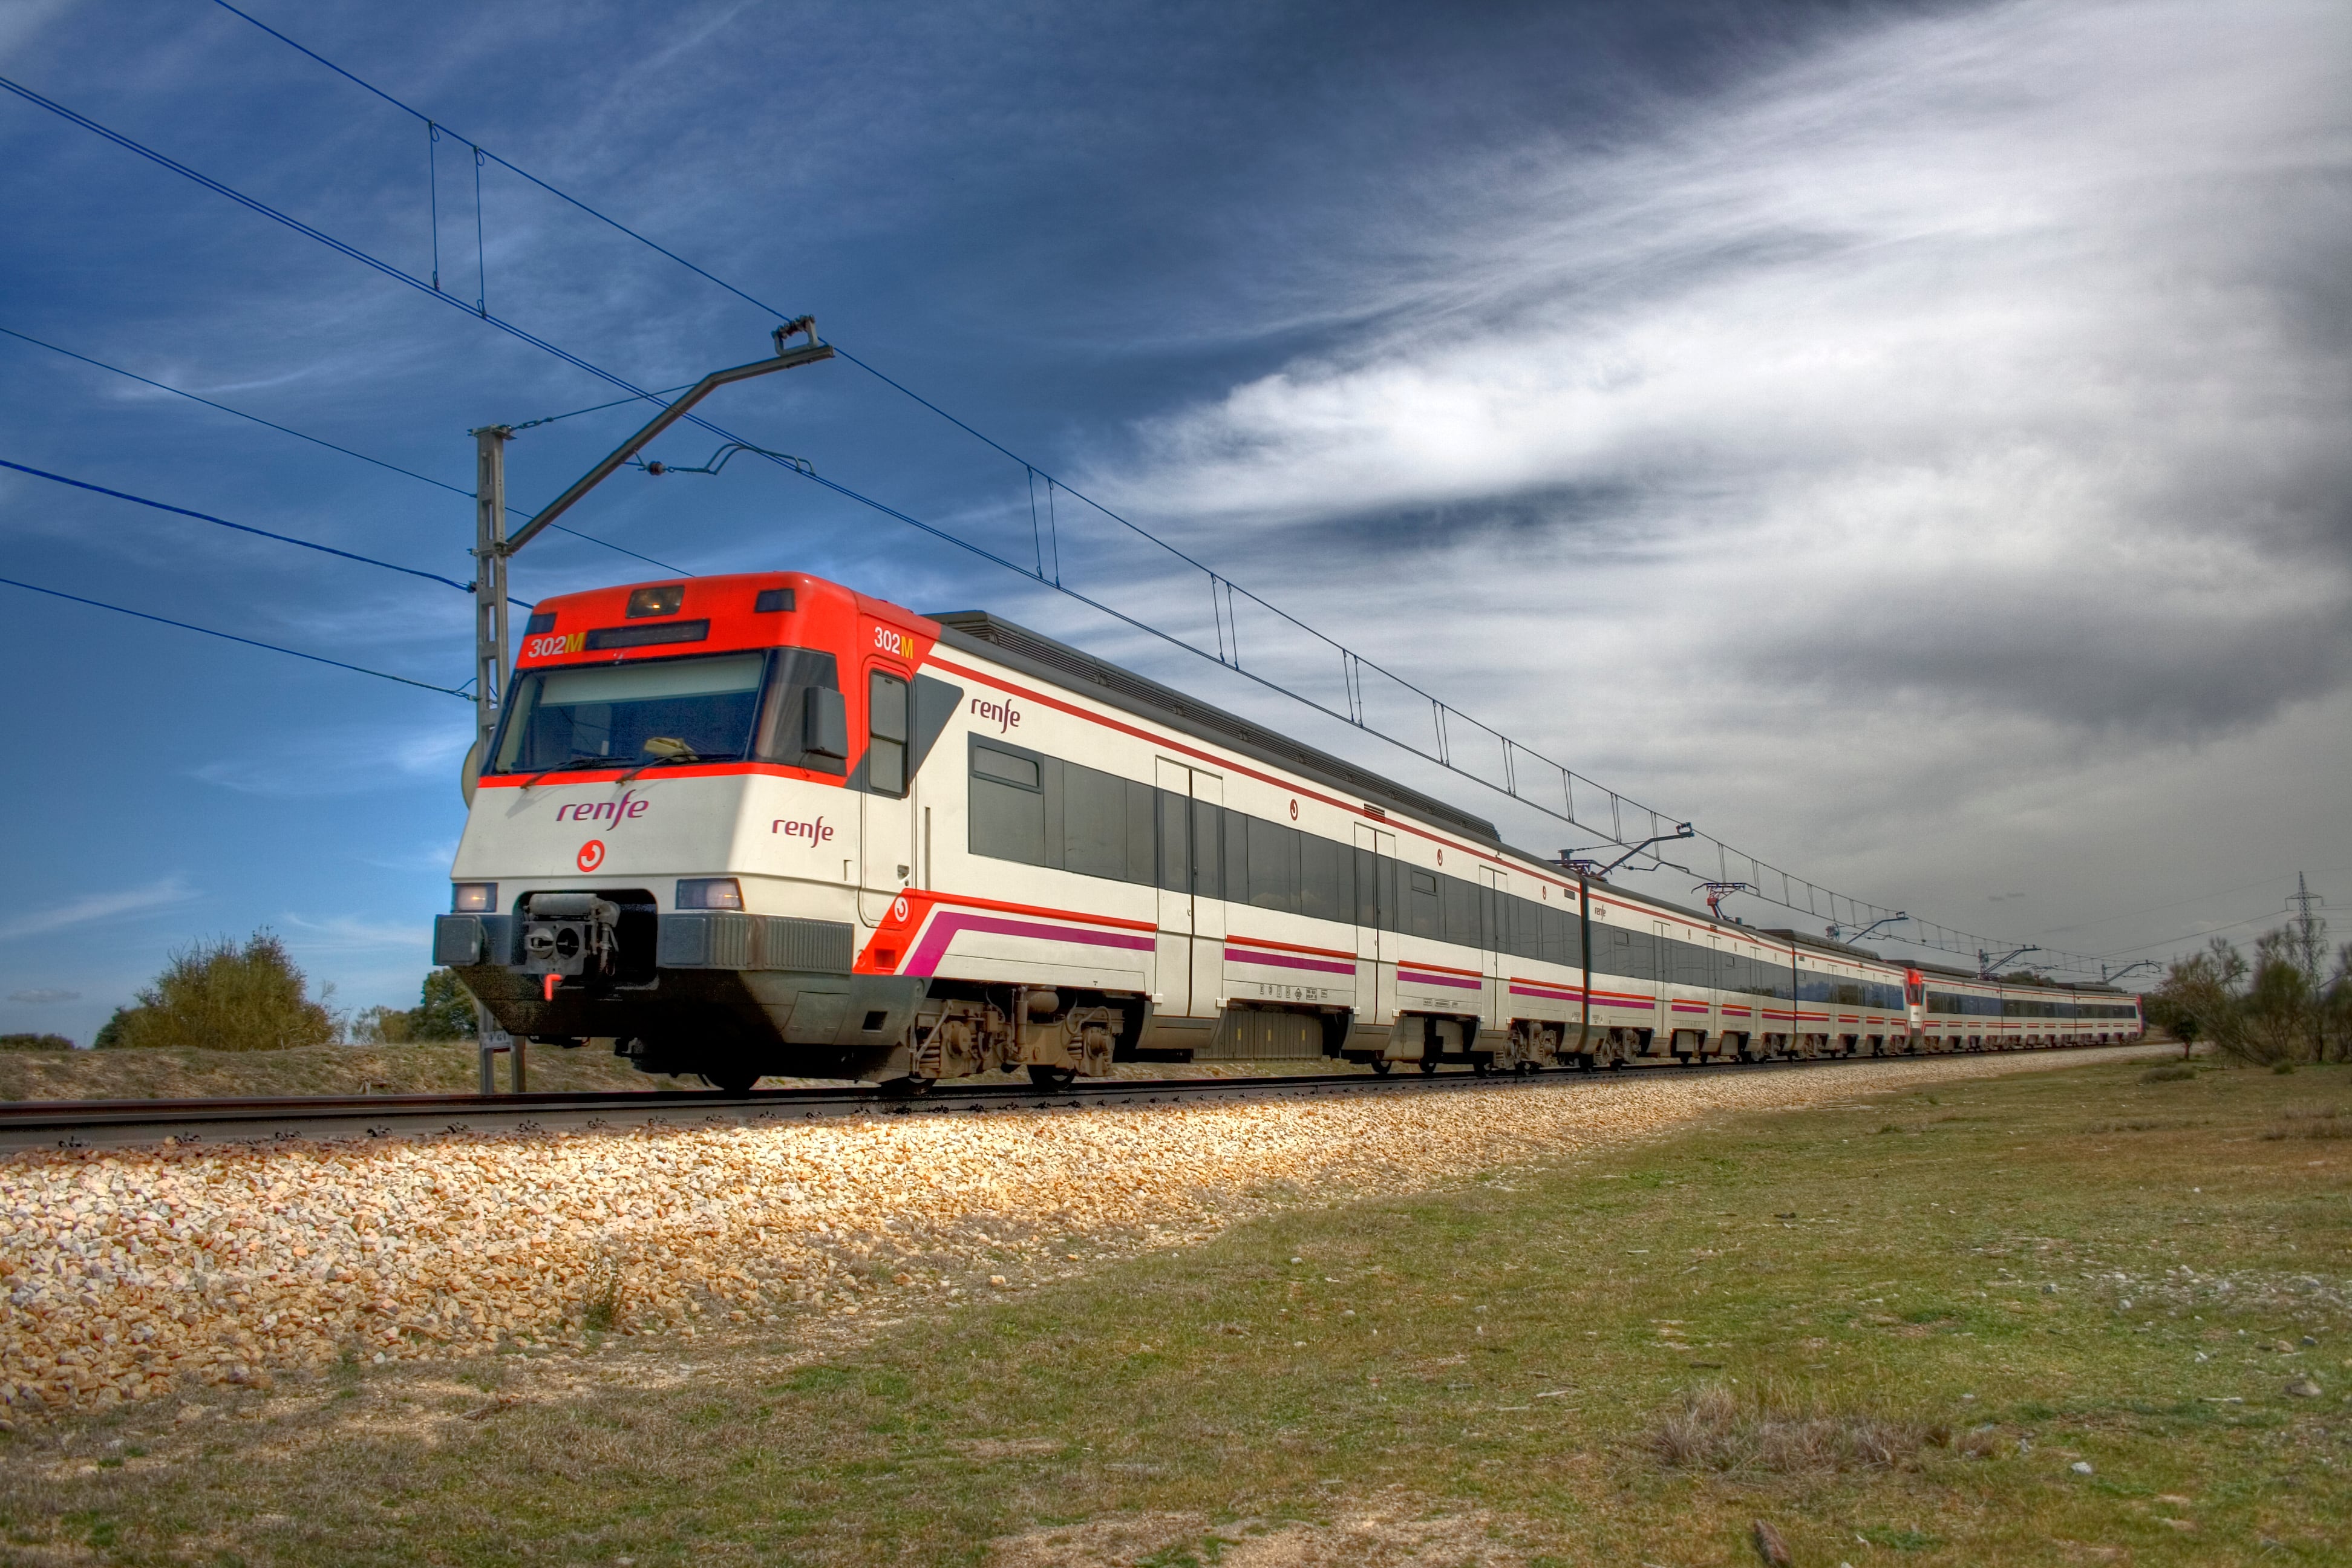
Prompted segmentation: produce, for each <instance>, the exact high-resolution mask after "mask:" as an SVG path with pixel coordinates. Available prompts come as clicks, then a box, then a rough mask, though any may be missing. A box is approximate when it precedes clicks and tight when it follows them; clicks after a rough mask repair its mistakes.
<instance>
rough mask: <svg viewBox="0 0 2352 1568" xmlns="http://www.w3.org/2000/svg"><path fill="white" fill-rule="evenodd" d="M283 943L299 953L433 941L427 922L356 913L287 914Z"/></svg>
mask: <svg viewBox="0 0 2352 1568" xmlns="http://www.w3.org/2000/svg"><path fill="white" fill-rule="evenodd" d="M286 926H287V932H286V945H287V946H288V947H289V948H292V949H294V950H295V951H296V952H376V951H379V950H383V949H402V948H415V949H419V950H422V949H424V948H426V947H429V946H430V945H431V944H432V938H433V928H432V924H431V922H430V921H372V920H368V919H365V918H364V917H362V916H358V915H332V916H330V917H329V918H327V919H325V920H323V921H312V920H305V919H303V918H302V917H301V916H300V915H293V914H289V915H288V916H287V917H286Z"/></svg>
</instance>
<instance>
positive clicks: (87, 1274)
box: [0, 1047, 2144, 1415]
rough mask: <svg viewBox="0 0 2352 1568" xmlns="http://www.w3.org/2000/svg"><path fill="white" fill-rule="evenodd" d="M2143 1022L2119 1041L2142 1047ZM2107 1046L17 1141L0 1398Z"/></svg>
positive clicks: (781, 1308)
mask: <svg viewBox="0 0 2352 1568" xmlns="http://www.w3.org/2000/svg"><path fill="white" fill-rule="evenodd" d="M2143 1048H2144V1047H2137V1048H2135V1047H2124V1048H2121V1049H2122V1050H2123V1051H2126V1052H2127V1051H2131V1050H2134V1049H2143ZM2117 1054H2119V1053H2118V1051H2117V1050H2095V1051H2074V1052H2065V1053H2055V1052H2053V1053H2032V1054H2019V1055H2003V1056H1998V1057H1960V1058H1953V1057H1942V1058H1925V1059H1906V1060H1899V1061H1888V1062H1870V1063H1860V1064H1847V1065H1841V1066H1837V1067H1832V1068H1820V1069H1804V1070H1793V1071H1777V1072H1736V1071H1727V1072H1725V1073H1723V1074H1721V1075H1720V1076H1717V1075H1703V1076H1681V1075H1677V1076H1674V1077H1666V1076H1664V1075H1657V1076H1652V1075H1647V1074H1644V1073H1642V1072H1640V1071H1638V1070H1637V1071H1632V1072H1628V1073H1625V1074H1623V1075H1621V1076H1617V1077H1613V1078H1612V1079H1607V1080H1605V1081H1601V1082H1592V1081H1589V1080H1582V1079H1558V1080H1545V1081H1539V1082H1537V1083H1534V1084H1524V1085H1498V1086H1497V1087H1496V1089H1495V1090H1494V1091H1493V1092H1478V1093H1465V1094H1392V1095H1372V1096H1366V1097H1361V1098H1351V1099H1346V1100H1332V1101H1328V1102H1304V1103H1302V1102H1298V1101H1268V1102H1261V1103H1240V1104H1230V1105H1220V1104H1193V1105H1183V1106H1177V1107H1173V1108H1156V1109H1153V1110H1148V1111H1139V1110H1132V1109H1113V1110H1055V1111H1008V1112H998V1113H991V1114H987V1115H984V1116H982V1115H963V1116H960V1117H954V1118H950V1117H946V1116H942V1117H940V1118H937V1119H932V1118H927V1117H924V1116H920V1115H915V1116H897V1117H887V1116H883V1117H873V1118H861V1119H858V1120H855V1121H845V1122H839V1123H835V1124H831V1125H824V1124H817V1125H801V1126H778V1127H748V1128H747V1127H739V1126H733V1125H730V1126H726V1127H723V1128H720V1127H713V1128H710V1129H708V1130H678V1129H661V1130H639V1131H583V1132H569V1133H533V1134H509V1135H498V1136H471V1135H463V1134H452V1135H448V1136H445V1137H438V1138H434V1139H429V1140H415V1141H409V1140H397V1141H394V1140H384V1141H371V1142H341V1143H329V1142H283V1143H278V1144H274V1145H271V1146H268V1147H243V1148H236V1149H217V1148H216V1149H205V1148H202V1147H200V1146H189V1147H176V1148H175V1147H159V1148H153V1149H143V1150H137V1151H130V1152H121V1151H110V1152H90V1151H82V1152H55V1153H25V1154H16V1155H11V1156H8V1157H6V1158H5V1159H0V1290H4V1291H5V1295H0V1402H5V1404H6V1405H10V1406H13V1407H14V1413H15V1414H16V1415H26V1414H29V1413H31V1412H34V1411H38V1410H42V1409H86V1408H94V1407H99V1406H103V1405H111V1404H116V1403H120V1402H121V1401H123V1400H126V1399H137V1398H142V1397H146V1396H150V1395H154V1394H162V1393H164V1392H167V1391H169V1390H171V1389H172V1388H173V1387H174V1386H175V1385H177V1384H181V1383H183V1382H184V1381H193V1382H196V1383H211V1384H221V1383H234V1384H267V1383H268V1381H269V1377H270V1374H271V1373H272V1371H273V1370H276V1371H285V1370H289V1369H295V1368H303V1367H317V1366H320V1365H323V1364H326V1363H331V1362H334V1361H336V1360H338V1359H341V1358H344V1357H355V1358H357V1359H359V1360H361V1361H366V1362H377V1361H386V1360H408V1359H417V1358H429V1357H458V1356H467V1355H477V1354H480V1353H483V1352H488V1351H490V1350H493V1349H495V1348H497V1347H498V1346H499V1345H500V1344H501V1343H515V1342H522V1343H546V1342H583V1340H584V1336H585V1334H586V1332H587V1331H589V1330H590V1329H592V1328H594V1329H601V1328H610V1329H611V1330H613V1331H616V1332H620V1333H625V1334H644V1333H659V1332H674V1333H677V1334H680V1335H685V1336H693V1335H696V1334H698V1333H700V1332H704V1331H707V1330H709V1328H711V1327H713V1326H717V1325H721V1324H742V1323H750V1322H773V1321H778V1320H779V1319H780V1318H781V1317H782V1316H783V1315H785V1314H788V1313H793V1312H801V1313H808V1312H819V1313H826V1314H833V1315H837V1316H841V1317H849V1316H852V1315H855V1314H857V1313H859V1312H862V1311H870V1310H874V1309H875V1308H876V1307H877V1305H882V1304H886V1303H887V1304H895V1305H905V1304H908V1303H910V1302H912V1301H914V1300H921V1299H929V1300H946V1301H949V1302H953V1301H957V1300H964V1299H969V1298H970V1297H971V1296H972V1295H975V1294H991V1293H996V1292H1002V1291H1007V1290H1017V1289H1024V1288H1026V1287H1030V1286H1034V1285H1035V1284H1038V1283H1040V1282H1042V1281H1044V1280H1045V1279H1052V1278H1056V1277H1061V1276H1066V1275H1068V1274H1071V1273H1074V1272H1076V1271H1078V1270H1079V1269H1081V1268H1084V1267H1085V1266H1086V1265H1087V1263H1088V1262H1089V1261H1092V1260H1095V1259H1097V1258H1104V1257H1115V1256H1127V1255H1130V1254H1132V1253H1134V1252H1136V1251H1138V1250H1141V1249H1148V1248H1151V1247H1171V1246H1181V1245H1184V1244H1186V1243H1188V1242H1193V1241H1198V1240H1201V1239H1202V1238H1204V1237H1207V1236H1209V1235H1211V1234H1213V1233H1214V1232H1215V1231H1217V1230H1218V1229H1220V1228H1222V1227H1223V1226H1226V1225H1229V1224H1231V1223H1233V1222H1234V1221H1235V1220H1238V1219H1244V1218H1247V1217H1249V1216H1251V1215H1256V1214H1261V1213H1265V1212H1268V1211H1269V1210H1273V1209H1277V1208H1281V1207H1285V1206H1289V1205H1296V1204H1298V1203H1302V1202H1309V1201H1312V1202H1328V1201H1332V1200H1335V1199H1343V1198H1356V1197H1362V1196H1368V1195H1373V1194H1394V1193H1399V1192H1406V1191H1413V1190H1421V1189H1426V1188H1429V1187H1432V1186H1435V1185H1441V1184H1445V1183H1447V1182H1450V1181H1456V1180H1460V1179H1463V1178H1465V1177H1466V1176H1468V1175H1470V1174H1472V1173H1475V1172H1479V1171H1485V1170H1491V1169H1494V1168H1496V1167H1498V1166H1512V1165H1518V1166H1525V1165H1530V1164H1554V1163H1559V1160H1560V1159H1561V1158H1562V1157H1564V1156H1572V1155H1573V1154H1575V1153H1576V1152H1578V1151H1580V1150H1585V1149H1591V1148H1593V1147H1596V1146H1598V1145H1601V1144H1603V1143H1613V1142H1624V1141H1627V1140H1632V1139H1638V1138H1643V1137H1647V1136H1652V1135H1654V1134H1656V1133H1658V1132H1660V1131H1664V1130H1666V1129H1668V1128H1671V1127H1674V1126H1675V1125H1678V1124H1680V1123H1683V1122H1686V1121H1690V1120H1692V1119H1693V1118H1695V1117H1698V1116H1701V1115H1705V1114H1707V1113H1709V1112H1712V1111H1717V1110H1735V1111H1736V1110H1770V1109H1790V1108H1796V1107H1804V1106H1813V1105H1821V1104H1825V1103H1831V1102H1835V1101H1840V1100H1853V1099H1855V1098H1858V1097H1862V1096H1865V1095H1869V1094H1874V1093H1885V1092H1889V1091H1894V1090H1901V1089H1913V1088H1916V1087H1922V1086H1927V1085H1932V1084H1937V1083H1944V1082H1949V1081H1951V1080H1954V1079H1970V1078H1979V1077H1984V1076H1988V1075H1991V1074H1997V1073H2006V1072H2015V1071H2018V1070H2021V1069H2024V1068H2054V1067H2065V1066H2074V1065H2077V1064H2081V1063H2084V1062H2090V1061H2099V1060H2105V1059H2111V1058H2113V1057H2115V1056H2116V1055H2117Z"/></svg>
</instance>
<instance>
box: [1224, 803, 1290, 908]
mask: <svg viewBox="0 0 2352 1568" xmlns="http://www.w3.org/2000/svg"><path fill="white" fill-rule="evenodd" d="M1243 820H1244V822H1246V823H1247V824H1248V829H1247V831H1248V834H1249V850H1248V854H1249V901H1250V902H1251V903H1252V904H1254V905H1255V906H1256V907H1257V908H1259V909H1261V910H1280V911H1281V912H1283V913H1284V914H1292V915H1295V914H1297V912H1298V834H1297V832H1296V831H1294V830H1293V829H1291V828H1288V827H1285V826H1283V825H1282V824H1280V823H1278V822H1268V821H1266V820H1265V818H1264V817H1258V816H1251V817H1244V819H1243ZM1226 831H1227V832H1228V833H1230V832H1232V831H1233V825H1232V824H1231V823H1228V824H1227V825H1226Z"/></svg>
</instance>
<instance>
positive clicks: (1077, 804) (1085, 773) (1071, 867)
mask: <svg viewBox="0 0 2352 1568" xmlns="http://www.w3.org/2000/svg"><path fill="white" fill-rule="evenodd" d="M1127 784H1128V781H1127V780H1125V779H1123V778H1120V777H1119V776H1118V774H1116V773H1103V772H1101V771H1099V770H1098V769H1095V768H1089V767H1085V766H1082V765H1081V764H1079V763H1063V764H1062V868H1063V869H1064V870H1066V871H1076V872H1077V873H1079V874H1080V875H1081V876H1087V877H1108V878H1110V879H1113V880H1115V881H1124V880H1126V879H1127Z"/></svg>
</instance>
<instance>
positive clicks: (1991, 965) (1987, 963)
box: [1977, 942, 2042, 980]
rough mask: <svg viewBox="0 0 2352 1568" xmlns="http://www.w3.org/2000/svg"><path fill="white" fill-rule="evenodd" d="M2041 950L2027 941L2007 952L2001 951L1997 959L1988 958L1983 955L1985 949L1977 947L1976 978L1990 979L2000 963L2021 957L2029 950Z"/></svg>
mask: <svg viewBox="0 0 2352 1568" xmlns="http://www.w3.org/2000/svg"><path fill="white" fill-rule="evenodd" d="M2041 951H2042V950H2041V949H2040V948H2038V947H2036V946H2034V945H2033V944H2032V942H2027V943H2026V944H2025V945H2024V946H2022V947H2013V948H2011V949H2010V950H2009V951H2008V952H2004V953H2002V954H2001V955H2000V957H1999V958H1998V959H1993V958H1988V957H1987V956H1986V955H1985V950H1984V949H1983V948H1979V949H1977V978H1978V979H1979V980H1990V979H1991V978H1992V977H1993V973H1994V971H1996V970H1998V969H2000V966H2001V965H2002V964H2004V963H2008V962H2009V961H2010V960H2011V959H2012V958H2021V957H2023V956H2024V955H2025V954H2027V953H2029V952H2041Z"/></svg>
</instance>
